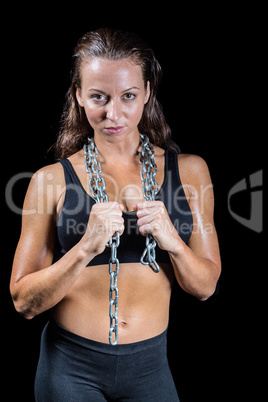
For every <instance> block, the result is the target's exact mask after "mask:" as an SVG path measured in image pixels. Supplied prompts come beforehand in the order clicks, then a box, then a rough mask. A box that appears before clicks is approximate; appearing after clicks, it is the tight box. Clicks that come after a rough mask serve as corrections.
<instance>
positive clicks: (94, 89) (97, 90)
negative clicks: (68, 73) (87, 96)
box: [88, 87, 140, 95]
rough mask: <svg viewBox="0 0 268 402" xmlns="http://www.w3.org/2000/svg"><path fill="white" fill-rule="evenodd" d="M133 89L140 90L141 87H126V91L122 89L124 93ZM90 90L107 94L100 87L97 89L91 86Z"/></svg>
mask: <svg viewBox="0 0 268 402" xmlns="http://www.w3.org/2000/svg"><path fill="white" fill-rule="evenodd" d="M132 89H138V90H140V88H138V87H130V88H128V89H125V90H124V91H122V93H125V92H129V91H131V90H132ZM90 91H92V92H98V93H100V94H103V95H106V92H104V91H101V90H100V89H97V88H90V89H89V90H88V92H90Z"/></svg>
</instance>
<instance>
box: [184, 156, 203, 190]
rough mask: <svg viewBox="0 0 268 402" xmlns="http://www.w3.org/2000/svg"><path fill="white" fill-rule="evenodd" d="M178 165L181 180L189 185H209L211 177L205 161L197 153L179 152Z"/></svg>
mask: <svg viewBox="0 0 268 402" xmlns="http://www.w3.org/2000/svg"><path fill="white" fill-rule="evenodd" d="M178 166H179V172H180V178H181V182H182V184H183V185H184V184H185V185H188V186H191V187H195V188H196V186H200V185H204V186H206V185H210V184H211V178H210V173H209V168H208V165H207V163H206V161H205V160H204V159H203V158H202V157H200V156H198V155H189V154H179V155H178Z"/></svg>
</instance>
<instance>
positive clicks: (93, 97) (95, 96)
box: [91, 94, 106, 102]
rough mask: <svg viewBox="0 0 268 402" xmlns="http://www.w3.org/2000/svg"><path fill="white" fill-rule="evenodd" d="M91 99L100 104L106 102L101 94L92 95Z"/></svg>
mask: <svg viewBox="0 0 268 402" xmlns="http://www.w3.org/2000/svg"><path fill="white" fill-rule="evenodd" d="M91 99H93V100H95V101H96V102H102V101H105V100H106V97H105V96H104V95H102V94H93V95H91Z"/></svg>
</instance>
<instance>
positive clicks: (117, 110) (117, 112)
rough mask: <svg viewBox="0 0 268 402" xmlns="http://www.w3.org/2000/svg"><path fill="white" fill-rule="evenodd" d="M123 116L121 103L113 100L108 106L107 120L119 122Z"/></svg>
mask: <svg viewBox="0 0 268 402" xmlns="http://www.w3.org/2000/svg"><path fill="white" fill-rule="evenodd" d="M121 115H122V107H121V105H120V101H118V100H116V99H113V100H110V102H109V103H108V104H107V109H106V118H107V119H109V120H111V121H115V122H116V121H118V120H119V119H120V117H121Z"/></svg>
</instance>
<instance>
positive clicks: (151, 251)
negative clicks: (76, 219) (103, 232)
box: [84, 134, 160, 345]
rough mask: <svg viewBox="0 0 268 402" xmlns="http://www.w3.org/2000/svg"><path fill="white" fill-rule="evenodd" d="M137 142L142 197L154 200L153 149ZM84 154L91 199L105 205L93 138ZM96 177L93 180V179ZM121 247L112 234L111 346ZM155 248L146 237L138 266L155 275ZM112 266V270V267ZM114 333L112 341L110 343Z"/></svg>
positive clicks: (113, 342)
mask: <svg viewBox="0 0 268 402" xmlns="http://www.w3.org/2000/svg"><path fill="white" fill-rule="evenodd" d="M140 142H141V144H142V151H141V153H140V155H139V162H140V163H141V165H142V167H141V173H140V174H141V180H142V187H143V195H144V198H145V200H146V201H149V200H155V195H156V194H157V192H158V184H157V182H156V181H155V175H156V172H157V166H156V164H155V162H154V148H153V146H152V145H151V144H150V141H149V138H148V137H147V136H146V135H143V134H140ZM84 153H85V168H86V172H87V173H89V176H90V180H89V187H90V191H91V194H92V197H93V198H94V200H95V201H96V202H105V201H106V202H108V201H109V197H108V194H107V193H106V183H105V180H104V178H103V177H101V172H102V166H101V164H100V162H98V161H97V157H98V150H97V147H96V146H95V144H94V140H93V138H88V144H85V145H84ZM94 175H95V176H96V177H95V176H94ZM119 244H120V237H119V232H115V234H114V236H113V237H111V238H110V240H109V241H108V243H107V244H106V247H110V248H111V257H110V259H109V274H110V290H109V301H110V308H109V317H110V330H109V342H110V344H111V345H116V344H117V343H118V288H117V276H118V273H119V260H118V258H117V249H118V247H119ZM155 247H156V241H155V239H154V237H153V236H152V235H151V234H149V235H147V236H146V248H145V250H144V252H143V254H142V256H141V259H140V261H141V263H142V264H143V265H149V267H150V268H151V269H152V270H153V271H154V272H159V270H160V268H159V266H158V264H157V262H156V260H155ZM114 264H115V267H114V269H113V265H114ZM113 333H114V334H115V340H113Z"/></svg>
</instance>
